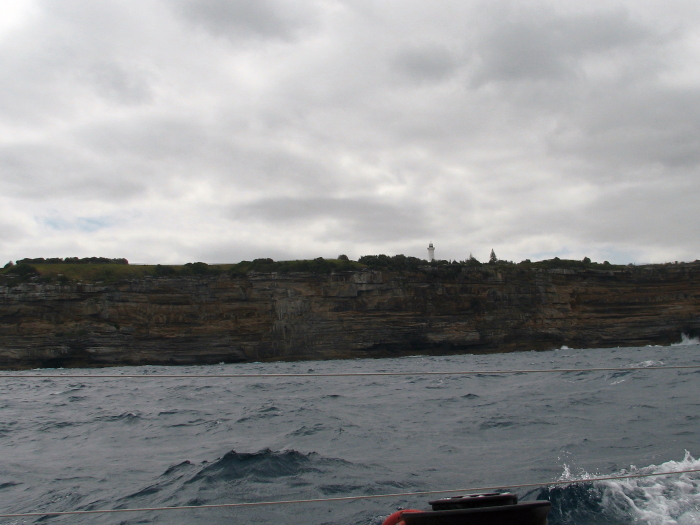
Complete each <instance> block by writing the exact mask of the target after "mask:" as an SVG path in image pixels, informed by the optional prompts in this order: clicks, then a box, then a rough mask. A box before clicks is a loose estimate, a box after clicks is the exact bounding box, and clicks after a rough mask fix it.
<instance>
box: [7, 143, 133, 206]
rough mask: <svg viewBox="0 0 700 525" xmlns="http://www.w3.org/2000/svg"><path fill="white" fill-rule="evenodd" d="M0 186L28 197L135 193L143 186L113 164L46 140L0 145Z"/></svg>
mask: <svg viewBox="0 0 700 525" xmlns="http://www.w3.org/2000/svg"><path fill="white" fill-rule="evenodd" d="M0 187H2V188H3V193H5V194H6V195H8V194H9V195H13V196H15V197H22V198H29V199H53V198H57V197H71V198H75V199H85V198H98V199H99V198H102V199H105V200H109V201H120V200H124V199H128V198H131V197H134V196H135V195H137V194H140V193H141V192H143V190H144V186H143V185H142V184H141V183H139V182H136V181H133V180H130V179H129V178H128V177H125V176H124V175H123V174H122V173H120V172H119V170H118V169H116V168H110V167H109V166H105V165H104V164H102V162H99V161H97V162H96V161H95V160H94V159H91V158H89V157H86V156H84V155H82V154H81V152H80V151H77V150H72V149H70V148H62V147H58V146H55V145H49V144H13V145H11V146H2V147H0Z"/></svg>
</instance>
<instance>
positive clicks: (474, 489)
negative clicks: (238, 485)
mask: <svg viewBox="0 0 700 525" xmlns="http://www.w3.org/2000/svg"><path fill="white" fill-rule="evenodd" d="M698 472H700V469H690V470H677V471H672V472H658V473H654V474H628V475H625V476H605V477H599V478H590V479H578V480H562V481H552V482H546V483H524V484H520V485H504V486H495V487H471V488H467V489H448V490H425V491H418V492H399V493H393V494H373V495H370V496H342V497H337V498H313V499H298V500H278V501H252V502H245V503H217V504H211V505H183V506H180V507H141V508H133V509H102V510H68V511H55V512H21V513H15V514H0V518H32V517H40V516H69V515H78V514H116V513H123V512H155V511H159V512H160V511H170V510H194V509H230V508H241V507H262V506H271V505H290V504H297V503H328V502H335V501H356V500H366V499H380V498H400V497H407V496H431V495H435V494H454V493H469V492H494V491H497V490H504V489H522V488H532V487H552V486H557V485H570V484H575V483H593V482H596V481H616V480H626V479H634V478H650V477H655V476H670V475H680V474H692V473H698Z"/></svg>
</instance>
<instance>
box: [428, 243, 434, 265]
mask: <svg viewBox="0 0 700 525" xmlns="http://www.w3.org/2000/svg"><path fill="white" fill-rule="evenodd" d="M433 259H435V248H433V243H432V242H431V243H430V244H428V262H430V261H432V260H433Z"/></svg>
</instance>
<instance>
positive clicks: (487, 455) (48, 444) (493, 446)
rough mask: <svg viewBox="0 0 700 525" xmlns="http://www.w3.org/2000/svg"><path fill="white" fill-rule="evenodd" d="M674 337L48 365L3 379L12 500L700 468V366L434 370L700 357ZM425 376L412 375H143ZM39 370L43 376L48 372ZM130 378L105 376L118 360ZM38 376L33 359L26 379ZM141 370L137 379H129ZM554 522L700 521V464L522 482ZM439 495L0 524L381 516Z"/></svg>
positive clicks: (135, 497)
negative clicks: (236, 361) (514, 348)
mask: <svg viewBox="0 0 700 525" xmlns="http://www.w3.org/2000/svg"><path fill="white" fill-rule="evenodd" d="M687 343H688V344H685V345H678V346H671V347H647V348H617V349H599V350H569V349H561V350H555V351H550V352H539V353H534V352H525V353H515V354H496V355H485V356H475V355H463V356H450V357H421V356H417V357H406V358H398V359H379V360H353V361H324V362H297V363H273V364H244V365H218V366H203V367H180V368H168V367H151V366H148V367H136V368H127V367H124V368H112V369H91V370H45V371H42V372H41V373H46V374H57V373H64V374H68V373H70V374H76V373H78V374H86V375H88V376H89V378H85V379H74V378H60V379H54V378H52V379H30V378H24V379H18V378H13V379H8V378H2V379H0V453H1V454H0V469H1V470H0V512H2V513H9V512H30V511H38V510H86V509H104V508H108V509H111V508H129V507H131V508H133V507H152V506H173V505H201V504H213V503H233V502H245V501H265V500H289V499H304V498H322V497H335V496H352V495H366V494H384V493H395V492H409V491H421V490H440V489H457V488H470V487H485V486H508V485H509V484H520V483H533V482H542V483H546V482H548V481H554V480H557V479H562V477H563V476H568V478H569V479H581V478H585V477H587V476H592V475H606V474H611V473H623V472H629V471H633V470H635V469H639V470H641V471H643V472H663V471H667V470H681V469H690V468H700V461H696V460H695V459H694V456H696V455H697V454H700V370H641V371H625V372H582V373H570V372H569V373H560V372H557V373H548V374H483V375H477V376H421V375H420V373H421V372H423V371H456V370H494V369H545V368H547V369H549V368H585V367H608V366H610V367H625V366H635V365H636V366H653V365H700V346H698V345H697V344H694V342H693V341H689V342H687ZM375 371H386V372H393V371H407V372H416V375H415V376H401V377H335V378H327V377H317V378H309V377H304V378H245V379H241V378H236V379H230V378H228V379H224V378H187V379H172V378H157V377H151V378H143V377H141V376H144V375H146V376H148V375H151V374H159V373H161V374H163V373H164V374H172V373H183V374H187V373H196V374H217V373H229V374H231V373H275V372H281V373H295V372H310V373H314V372H315V373H324V372H375ZM34 373H36V372H34ZM115 373H117V374H124V377H123V378H104V377H100V376H101V375H104V374H115ZM12 375H14V376H22V375H23V373H12ZM130 375H131V376H132V377H129V376H130ZM517 492H518V494H519V496H520V497H521V498H526V499H535V498H537V497H540V498H542V497H547V498H549V499H550V500H551V501H552V502H553V511H552V513H551V514H550V524H554V525H556V524H563V523H575V524H581V525H583V524H593V523H596V524H601V523H610V524H627V523H650V524H679V525H691V524H698V523H700V475H697V474H694V475H676V476H670V477H663V478H650V479H641V480H631V481H627V482H595V483H587V484H581V485H569V486H565V487H563V488H554V489H551V490H546V489H541V488H537V489H534V490H530V491H527V490H520V491H517ZM428 499H433V498H429V497H412V498H390V499H380V500H362V501H353V502H333V503H314V504H296V505H288V506H283V507H281V506H280V507H257V508H254V509H225V510H219V509H215V510H210V509H207V510H204V509H200V510H184V511H167V512H148V513H137V514H114V515H90V516H82V517H76V516H68V517H52V518H43V519H38V518H31V519H28V518H25V519H10V518H5V519H4V520H3V519H0V523H35V522H46V523H61V524H63V523H99V524H106V523H109V524H117V523H124V524H127V523H128V524H132V523H133V524H136V523H168V524H173V525H174V524H228V523H231V524H233V523H260V524H268V523H278V524H322V523H338V524H380V523H381V521H382V519H383V518H384V517H385V516H386V515H387V514H389V513H391V512H393V511H394V510H396V509H397V508H398V507H404V508H408V507H417V508H426V507H427V500H428Z"/></svg>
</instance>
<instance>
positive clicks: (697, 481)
mask: <svg viewBox="0 0 700 525" xmlns="http://www.w3.org/2000/svg"><path fill="white" fill-rule="evenodd" d="M692 469H700V461H698V460H696V459H695V458H693V457H692V456H691V455H690V453H688V452H686V454H685V457H684V458H683V460H682V461H668V462H666V463H662V464H661V465H650V466H648V467H644V468H640V469H637V468H635V467H632V468H630V469H629V470H627V471H622V472H619V473H617V474H616V475H626V474H653V473H656V472H678V471H683V470H692ZM593 477H595V476H593V475H591V474H588V473H586V472H583V473H580V474H579V475H578V476H573V475H572V474H571V473H570V472H569V469H568V467H566V466H565V470H564V473H563V475H562V479H564V480H567V479H571V480H572V481H573V480H586V479H590V478H593ZM531 494H535V493H531ZM528 499H529V498H528ZM535 499H546V500H549V501H550V502H551V503H552V510H551V512H550V514H549V523H550V525H574V524H575V525H626V524H632V523H644V524H646V525H696V524H697V523H700V473H689V474H674V475H666V476H659V477H649V478H635V479H626V480H620V481H591V482H590V483H575V484H573V483H572V484H571V485H564V486H559V487H551V488H545V489H542V490H540V491H539V493H536V497H535Z"/></svg>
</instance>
